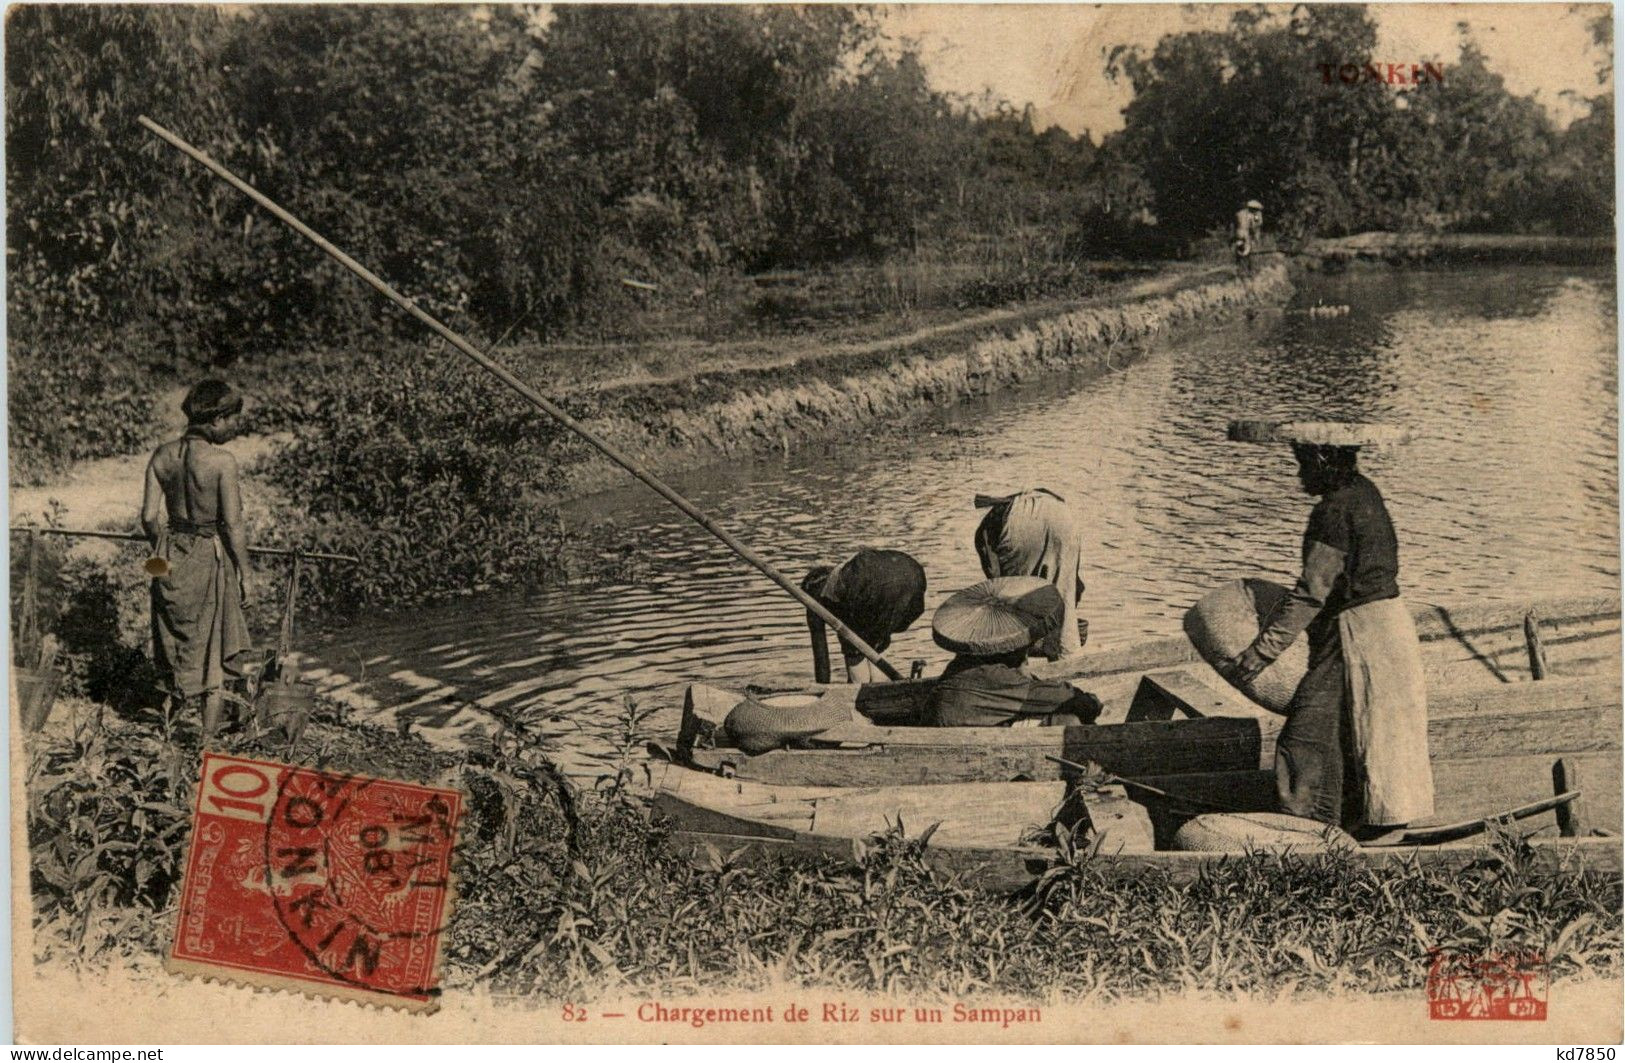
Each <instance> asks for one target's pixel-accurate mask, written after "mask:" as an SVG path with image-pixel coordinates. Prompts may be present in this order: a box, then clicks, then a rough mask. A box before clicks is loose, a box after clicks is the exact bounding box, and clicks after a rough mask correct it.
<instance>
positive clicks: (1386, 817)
mask: <svg viewBox="0 0 1625 1063" xmlns="http://www.w3.org/2000/svg"><path fill="white" fill-rule="evenodd" d="M1281 430H1282V432H1283V438H1287V439H1289V440H1290V441H1291V442H1292V450H1293V453H1294V455H1296V457H1297V460H1298V479H1299V482H1300V483H1301V484H1302V485H1303V490H1304V492H1305V493H1307V494H1310V495H1318V496H1320V502H1319V503H1317V504H1316V505H1315V508H1314V509H1313V510H1312V511H1311V512H1310V514H1309V526H1308V528H1307V529H1306V530H1305V531H1304V534H1303V575H1302V576H1301V577H1300V578H1299V580H1298V583H1297V585H1296V586H1295V587H1294V588H1293V590H1292V593H1291V594H1289V595H1288V596H1287V597H1286V598H1284V599H1283V600H1282V602H1281V604H1280V605H1279V606H1278V607H1277V608H1276V610H1275V614H1274V615H1273V616H1271V617H1269V618H1267V620H1266V621H1265V622H1264V624H1263V629H1262V630H1261V631H1260V632H1259V634H1258V637H1257V638H1255V639H1254V640H1253V643H1252V645H1251V646H1249V647H1248V648H1247V649H1245V650H1243V651H1242V652H1241V653H1239V654H1237V655H1236V657H1235V658H1234V659H1233V660H1232V661H1231V662H1230V663H1229V665H1228V666H1226V667H1225V668H1222V669H1221V671H1223V672H1224V673H1225V674H1226V675H1227V676H1228V677H1229V678H1231V680H1232V681H1233V682H1241V683H1245V682H1248V681H1250V680H1251V679H1252V678H1253V677H1255V676H1257V675H1258V673H1259V672H1261V671H1263V670H1264V668H1266V667H1267V666H1268V665H1269V663H1270V662H1271V661H1273V660H1275V659H1276V658H1277V657H1279V656H1280V655H1281V653H1282V652H1283V651H1285V650H1286V648H1287V647H1288V646H1290V645H1291V644H1292V643H1293V641H1294V640H1296V639H1297V637H1298V635H1299V634H1301V633H1302V632H1304V631H1305V630H1306V629H1307V631H1308V635H1309V671H1308V673H1307V674H1306V675H1305V676H1304V677H1303V679H1302V681H1301V682H1299V684H1298V688H1297V691H1296V692H1295V693H1294V694H1293V697H1292V704H1291V706H1290V707H1289V708H1288V709H1287V721H1286V725H1285V726H1284V727H1283V728H1282V729H1281V735H1280V738H1279V739H1278V740H1277V742H1276V752H1275V777H1276V792H1277V796H1278V798H1279V800H1280V805H1281V811H1283V812H1286V813H1288V814H1289V815H1294V816H1304V817H1306V818H1309V819H1318V820H1320V821H1321V822H1323V823H1329V824H1333V825H1335V826H1343V827H1348V828H1351V829H1353V828H1355V827H1359V826H1361V825H1364V826H1366V827H1369V828H1377V827H1397V826H1402V825H1404V824H1407V823H1414V822H1416V821H1417V820H1420V819H1423V818H1425V817H1426V816H1428V815H1431V814H1432V812H1433V769H1432V766H1431V765H1430V763H1429V761H1428V720H1427V691H1426V689H1425V686H1424V683H1423V678H1422V653H1421V644H1420V642H1419V641H1418V639H1417V636H1416V626H1415V624H1414V622H1413V621H1412V619H1411V613H1410V610H1409V609H1408V608H1406V606H1405V603H1404V601H1403V600H1402V599H1401V598H1400V596H1399V549H1398V543H1397V540H1396V538H1395V535H1394V525H1393V522H1392V521H1391V520H1390V519H1389V516H1388V507H1387V506H1386V505H1385V504H1384V502H1383V499H1382V494H1381V492H1379V491H1378V490H1377V487H1376V485H1375V484H1373V483H1372V482H1371V481H1370V480H1368V479H1366V478H1365V476H1363V475H1362V474H1361V473H1360V470H1359V468H1358V466H1357V464H1356V456H1357V454H1358V452H1359V446H1360V445H1361V443H1362V442H1363V441H1365V440H1367V439H1372V440H1379V439H1381V430H1380V429H1379V428H1378V427H1377V426H1363V425H1358V424H1336V423H1310V422H1304V423H1299V424H1290V425H1284V426H1281ZM1232 438H1234V435H1233V436H1232Z"/></svg>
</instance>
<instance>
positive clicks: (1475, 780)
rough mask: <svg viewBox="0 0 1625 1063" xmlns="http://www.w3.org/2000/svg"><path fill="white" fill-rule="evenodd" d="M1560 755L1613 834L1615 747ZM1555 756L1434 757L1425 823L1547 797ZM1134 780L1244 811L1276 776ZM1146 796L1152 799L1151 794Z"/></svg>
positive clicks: (1616, 825) (1597, 819) (1271, 796)
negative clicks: (1574, 771) (1581, 781)
mask: <svg viewBox="0 0 1625 1063" xmlns="http://www.w3.org/2000/svg"><path fill="white" fill-rule="evenodd" d="M1562 757H1563V759H1564V760H1567V761H1569V762H1570V763H1571V764H1573V765H1574V766H1575V768H1576V769H1577V771H1578V772H1579V775H1580V777H1581V778H1583V779H1585V781H1586V783H1585V790H1584V793H1585V802H1586V812H1587V816H1588V817H1589V818H1590V820H1591V822H1592V824H1593V825H1594V826H1598V827H1603V828H1605V829H1608V830H1612V831H1614V832H1616V833H1618V832H1619V830H1620V826H1621V823H1620V819H1621V815H1620V779H1621V754H1620V751H1619V750H1617V749H1614V750H1606V751H1602V752H1589V753H1573V754H1571V753H1567V752H1565V753H1563V754H1562ZM1556 759H1557V755H1555V754H1551V753H1539V754H1528V755H1523V756H1501V757H1475V758H1469V759H1460V760H1443V761H1435V762H1434V764H1433V789H1434V798H1433V809H1434V811H1433V815H1432V816H1430V817H1428V819H1427V820H1426V822H1429V823H1449V822H1453V821H1456V820H1463V819H1470V818H1472V817H1474V816H1486V815H1493V814H1494V813H1496V812H1499V811H1502V810H1504V809H1508V808H1516V807H1517V806H1519V805H1524V804H1528V803H1529V802H1531V801H1538V800H1540V799H1541V798H1543V797H1549V796H1551V792H1552V762H1553V761H1555V760H1556ZM1139 781H1140V782H1145V783H1149V784H1151V785H1153V786H1156V787H1158V788H1159V789H1164V790H1167V791H1169V792H1170V793H1176V794H1179V795H1181V796H1184V797H1188V798H1193V799H1196V800H1198V801H1203V802H1206V803H1208V804H1212V805H1215V806H1218V807H1220V808H1226V809H1231V810H1239V811H1249V812H1267V811H1272V810H1273V809H1274V808H1275V775H1274V773H1273V772H1269V771H1243V772H1212V773H1206V774H1192V775H1172V776H1161V777H1149V778H1142V779H1140V780H1139ZM1131 789H1132V787H1131ZM1147 800H1148V801H1149V802H1151V803H1155V799H1154V798H1147ZM1554 824H1555V821H1554ZM1554 829H1555V826H1554Z"/></svg>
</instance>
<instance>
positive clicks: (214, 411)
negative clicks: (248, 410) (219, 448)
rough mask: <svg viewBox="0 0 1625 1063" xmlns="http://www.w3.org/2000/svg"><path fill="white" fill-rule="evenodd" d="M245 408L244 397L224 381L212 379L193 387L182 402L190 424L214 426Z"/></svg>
mask: <svg viewBox="0 0 1625 1063" xmlns="http://www.w3.org/2000/svg"><path fill="white" fill-rule="evenodd" d="M242 408H243V397H242V396H241V395H239V394H238V393H237V391H236V389H234V388H233V387H232V386H231V385H230V384H228V383H226V382H225V381H224V380H220V379H217V378H215V377H210V378H209V379H207V380H200V381H198V382H197V383H196V384H193V385H192V390H191V391H188V392H187V393H186V398H185V399H183V400H182V401H181V410H182V412H184V413H185V414H186V422H187V423H188V424H213V423H214V422H215V421H218V420H220V419H221V418H222V417H230V416H231V415H233V414H235V413H238V412H240V411H241V410H242Z"/></svg>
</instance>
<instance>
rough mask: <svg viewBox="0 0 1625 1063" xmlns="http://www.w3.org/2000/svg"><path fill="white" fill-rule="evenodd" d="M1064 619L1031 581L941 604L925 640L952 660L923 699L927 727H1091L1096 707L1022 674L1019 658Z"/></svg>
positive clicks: (1057, 600)
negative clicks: (931, 640) (928, 697)
mask: <svg viewBox="0 0 1625 1063" xmlns="http://www.w3.org/2000/svg"><path fill="white" fill-rule="evenodd" d="M1064 613H1065V609H1064V603H1063V601H1062V599H1061V594H1060V592H1059V591H1057V590H1056V589H1055V586H1054V584H1052V583H1050V582H1049V581H1048V580H1046V579H1043V578H1041V577H1038V576H1005V577H1002V578H999V579H990V580H986V581H984V582H982V583H978V584H976V586H974V587H967V588H966V589H965V590H962V591H959V592H957V593H955V594H954V595H953V596H952V597H951V598H949V599H948V600H947V601H946V602H943V603H942V606H941V607H940V608H939V609H938V610H937V614H936V616H935V617H934V618H933V619H932V621H931V635H932V638H934V639H935V640H936V643H937V645H939V646H941V647H942V648H943V649H947V650H952V651H953V652H954V653H955V654H956V656H955V657H954V659H953V661H952V662H951V663H950V664H949V665H948V667H947V669H946V670H945V671H944V672H943V673H942V678H940V679H938V680H937V684H936V686H935V687H934V688H933V689H932V691H931V704H930V707H929V708H928V710H927V718H928V719H929V720H930V722H932V723H933V724H935V725H937V726H938V727H1043V726H1055V727H1064V726H1069V725H1079V724H1085V723H1093V722H1094V721H1095V719H1096V718H1097V717H1098V716H1099V715H1100V699H1098V698H1096V697H1095V696H1094V695H1093V694H1088V693H1085V692H1084V691H1081V690H1078V689H1077V688H1076V687H1074V686H1072V685H1071V684H1069V683H1063V682H1060V681H1058V680H1050V679H1040V678H1038V677H1037V676H1035V675H1033V674H1032V672H1030V671H1028V670H1027V666H1026V662H1027V655H1028V654H1029V653H1031V652H1033V651H1034V650H1036V649H1037V648H1038V647H1040V646H1041V645H1042V644H1044V641H1045V640H1046V639H1047V638H1048V637H1049V636H1051V635H1053V634H1054V632H1055V628H1056V626H1057V625H1059V624H1060V623H1061V617H1062V616H1063V615H1064Z"/></svg>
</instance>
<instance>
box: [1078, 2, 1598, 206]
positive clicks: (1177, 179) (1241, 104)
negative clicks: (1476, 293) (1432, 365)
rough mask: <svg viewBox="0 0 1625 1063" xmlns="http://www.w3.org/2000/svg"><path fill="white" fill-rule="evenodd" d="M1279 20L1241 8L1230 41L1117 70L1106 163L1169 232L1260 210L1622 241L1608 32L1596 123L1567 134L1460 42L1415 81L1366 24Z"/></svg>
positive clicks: (1359, 17) (1161, 48)
mask: <svg viewBox="0 0 1625 1063" xmlns="http://www.w3.org/2000/svg"><path fill="white" fill-rule="evenodd" d="M1283 11H1284V9H1282V8H1274V9H1264V8H1253V9H1247V10H1243V11H1241V12H1238V13H1237V14H1236V15H1235V16H1233V18H1232V20H1231V24H1230V26H1229V28H1228V29H1227V30H1225V31H1222V32H1198V33H1183V34H1178V35H1172V36H1168V37H1165V38H1163V39H1162V40H1161V41H1160V42H1158V44H1157V46H1156V48H1155V49H1154V51H1153V52H1152V53H1151V54H1149V55H1147V54H1144V53H1143V52H1140V51H1137V50H1133V49H1124V50H1120V51H1119V52H1118V53H1116V54H1114V55H1113V56H1112V57H1111V63H1110V68H1109V69H1110V72H1111V74H1112V75H1113V76H1116V77H1122V78H1126V79H1128V81H1129V82H1130V84H1132V86H1133V88H1134V99H1133V101H1132V102H1131V103H1130V105H1129V107H1128V109H1127V111H1126V112H1125V117H1126V127H1125V129H1124V130H1123V131H1122V132H1121V133H1120V134H1119V135H1117V136H1116V137H1114V138H1112V139H1111V140H1109V141H1108V143H1107V147H1108V149H1111V150H1114V151H1116V152H1120V153H1121V154H1122V155H1123V156H1124V157H1125V158H1127V159H1129V160H1131V161H1132V162H1133V163H1134V164H1135V165H1136V166H1137V167H1138V168H1139V170H1140V172H1141V173H1142V174H1143V175H1144V177H1145V180H1146V181H1147V182H1148V183H1149V184H1150V186H1151V188H1152V190H1153V195H1152V200H1153V204H1154V210H1155V212H1156V215H1157V220H1158V222H1159V224H1160V226H1161V227H1163V228H1164V229H1167V230H1171V231H1173V232H1176V233H1179V234H1184V235H1192V234H1195V233H1199V232H1202V231H1205V230H1207V229H1210V228H1211V227H1213V225H1214V224H1215V221H1216V220H1219V219H1223V218H1224V217H1226V216H1227V215H1228V214H1229V213H1230V212H1231V211H1234V210H1235V208H1236V206H1237V205H1238V204H1239V203H1241V202H1242V201H1244V200H1246V199H1249V198H1259V199H1262V200H1264V201H1265V202H1266V203H1267V205H1268V209H1269V211H1270V215H1271V218H1272V219H1273V220H1274V221H1275V222H1276V224H1277V226H1278V227H1279V228H1282V229H1284V230H1286V231H1287V232H1289V233H1291V234H1294V235H1299V236H1315V235H1323V236H1324V235H1342V234H1346V233H1351V232H1356V231H1363V230H1372V229H1437V228H1452V229H1476V230H1499V231H1555V232H1559V233H1576V234H1578V233H1586V234H1595V233H1611V232H1612V231H1613V227H1614V221H1613V173H1614V155H1613V138H1612V135H1611V134H1610V133H1608V132H1607V131H1608V130H1611V129H1612V128H1613V96H1612V92H1611V89H1610V86H1609V84H1608V82H1609V81H1610V80H1611V74H1612V68H1611V65H1609V59H1608V54H1609V52H1610V51H1611V49H1612V35H1611V22H1610V19H1609V16H1607V15H1601V16H1599V17H1598V18H1597V19H1596V20H1595V21H1593V22H1592V24H1591V31H1592V34H1593V37H1594V40H1595V42H1596V44H1597V46H1598V52H1599V54H1600V55H1601V57H1602V58H1601V66H1600V68H1599V71H1598V88H1599V91H1598V94H1597V95H1596V96H1594V97H1593V98H1591V99H1590V100H1589V101H1587V103H1588V105H1589V112H1590V113H1589V114H1588V115H1587V116H1586V117H1583V118H1581V119H1580V120H1578V121H1576V122H1574V123H1573V124H1571V125H1570V126H1569V128H1568V129H1567V130H1563V131H1559V130H1558V129H1557V128H1556V127H1555V126H1554V124H1553V122H1552V120H1551V117H1550V116H1549V115H1548V114H1547V112H1546V111H1545V109H1544V108H1542V107H1541V106H1540V105H1539V104H1538V103H1536V102H1535V101H1534V100H1532V99H1530V98H1526V97H1519V96H1516V95H1513V94H1512V93H1510V92H1509V91H1508V90H1507V88H1506V86H1505V84H1504V83H1503V81H1502V79H1501V78H1500V76H1499V75H1497V74H1496V73H1494V72H1493V71H1492V70H1490V69H1489V68H1488V67H1487V66H1486V64H1485V61H1484V56H1483V53H1482V52H1481V51H1480V50H1479V49H1478V48H1477V47H1476V45H1475V44H1474V43H1473V41H1472V39H1471V37H1470V35H1468V34H1467V32H1466V31H1465V30H1464V31H1463V41H1462V46H1461V49H1460V54H1459V56H1458V57H1456V58H1455V59H1454V60H1453V61H1445V62H1440V63H1438V64H1436V67H1435V70H1436V71H1437V74H1438V76H1437V77H1434V76H1423V77H1421V78H1414V79H1413V77H1412V75H1411V72H1410V71H1408V70H1399V71H1396V72H1390V71H1388V70H1387V66H1386V63H1385V62H1384V60H1385V59H1392V58H1394V57H1392V56H1387V57H1384V56H1381V55H1378V54H1376V48H1377V28H1376V25H1375V23H1374V22H1373V21H1372V18H1371V16H1370V15H1369V13H1368V12H1367V11H1366V10H1365V8H1363V7H1361V6H1353V5H1348V6H1345V5H1318V4H1306V5H1298V6H1296V7H1294V8H1292V9H1291V10H1290V13H1283ZM1416 58H1418V59H1421V58H1423V57H1416ZM1368 64H1369V65H1370V67H1371V68H1372V71H1373V72H1375V73H1377V74H1379V75H1380V76H1376V77H1374V76H1368V75H1367V74H1366V73H1365V71H1366V69H1367V66H1368ZM1348 71H1352V72H1353V77H1352V79H1350V78H1348V77H1346V75H1345V72H1348ZM1413 80H1415V81H1416V82H1417V83H1416V84H1411V83H1410V82H1411V81H1413ZM1396 82H1398V84H1396Z"/></svg>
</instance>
